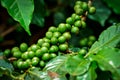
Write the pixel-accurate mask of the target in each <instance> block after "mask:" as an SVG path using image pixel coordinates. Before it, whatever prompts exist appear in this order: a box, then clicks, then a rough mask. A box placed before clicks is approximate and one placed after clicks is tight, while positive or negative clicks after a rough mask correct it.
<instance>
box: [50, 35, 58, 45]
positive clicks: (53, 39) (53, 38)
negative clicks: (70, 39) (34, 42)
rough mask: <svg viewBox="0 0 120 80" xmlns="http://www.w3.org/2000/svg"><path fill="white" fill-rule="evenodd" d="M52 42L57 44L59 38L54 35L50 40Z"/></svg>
mask: <svg viewBox="0 0 120 80" xmlns="http://www.w3.org/2000/svg"><path fill="white" fill-rule="evenodd" d="M50 42H51V44H53V45H54V44H57V42H58V39H57V38H56V37H52V38H51V40H50Z"/></svg>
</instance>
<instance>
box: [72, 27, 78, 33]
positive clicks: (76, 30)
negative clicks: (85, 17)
mask: <svg viewBox="0 0 120 80" xmlns="http://www.w3.org/2000/svg"><path fill="white" fill-rule="evenodd" d="M71 33H74V34H78V33H79V28H78V27H75V26H72V28H71Z"/></svg>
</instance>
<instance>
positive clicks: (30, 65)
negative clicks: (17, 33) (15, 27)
mask: <svg viewBox="0 0 120 80" xmlns="http://www.w3.org/2000/svg"><path fill="white" fill-rule="evenodd" d="M49 1H50V2H52V3H54V2H55V1H54V0H53V1H51V0H48V3H49ZM60 1H61V3H62V2H63V3H64V4H66V5H71V8H72V9H71V12H70V13H68V12H67V10H64V9H63V13H62V11H61V12H59V11H58V13H57V11H56V12H53V13H54V15H56V16H54V18H55V20H54V26H50V27H49V28H48V29H47V31H46V32H45V34H44V36H43V37H42V38H39V39H38V40H37V41H36V43H34V44H32V45H28V44H27V43H26V42H23V43H21V44H20V45H19V46H14V47H12V48H11V49H5V50H4V51H1V52H0V79H2V80H8V79H9V80H103V79H104V80H119V79H120V63H119V60H120V46H119V45H120V23H117V22H119V20H118V19H116V18H115V17H113V16H112V18H111V17H110V15H112V14H115V15H118V14H120V12H119V8H118V7H117V6H116V5H117V4H118V3H120V1H118V0H115V1H114V2H111V1H108V0H102V1H101V0H95V1H94V0H93V1H92V0H88V1H87V2H85V1H82V0H81V1H80V0H77V1H73V0H68V4H67V2H66V1H64V0H63V1H62V0H60ZM58 2H59V1H58ZM45 3H46V4H45ZM71 3H72V4H71ZM59 4H60V3H59ZM1 5H2V6H3V7H5V8H6V9H7V11H8V13H9V15H10V16H11V17H12V18H13V19H14V20H15V21H18V22H19V23H18V24H19V25H21V26H22V27H23V28H24V30H25V31H26V32H27V33H28V34H29V35H31V32H30V28H29V26H30V24H36V25H37V26H40V27H43V26H44V23H45V16H49V14H50V12H49V10H47V9H45V5H47V6H48V4H47V1H46V2H44V1H43V0H34V1H33V0H28V1H23V0H16V1H14V0H1ZM23 5H24V6H23ZM107 5H108V6H109V7H111V8H112V10H113V11H112V10H111V9H109V7H108V6H107ZM59 7H61V6H59ZM39 9H40V10H39ZM58 9H59V8H58ZM55 10H56V9H55ZM72 10H73V11H72ZM51 11H52V10H51ZM53 11H54V10H53ZM64 11H65V12H67V14H68V16H66V17H65V18H64V21H62V19H63V17H64V16H63V14H64ZM51 13H52V12H51ZM61 13H62V14H61ZM58 18H59V19H58ZM57 19H58V20H57ZM114 20H115V21H114ZM95 21H96V22H95ZM90 23H92V24H90ZM111 23H112V25H111ZM113 23H115V24H113ZM94 24H95V27H97V29H96V28H93V27H90V26H92V25H94ZM106 24H107V25H106ZM96 25H99V26H100V27H102V28H103V27H104V29H103V30H102V31H101V32H99V34H98V33H97V31H94V29H96V30H98V29H101V28H99V27H98V26H96ZM108 25H110V26H108ZM43 28H44V27H43ZM98 31H99V30H98ZM95 32H96V33H97V34H96V33H95Z"/></svg>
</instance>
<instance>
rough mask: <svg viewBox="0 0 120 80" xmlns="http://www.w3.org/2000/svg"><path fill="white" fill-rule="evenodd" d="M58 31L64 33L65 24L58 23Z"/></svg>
mask: <svg viewBox="0 0 120 80" xmlns="http://www.w3.org/2000/svg"><path fill="white" fill-rule="evenodd" d="M58 31H59V32H60V33H64V32H65V31H66V25H65V24H64V23H60V24H59V25H58Z"/></svg>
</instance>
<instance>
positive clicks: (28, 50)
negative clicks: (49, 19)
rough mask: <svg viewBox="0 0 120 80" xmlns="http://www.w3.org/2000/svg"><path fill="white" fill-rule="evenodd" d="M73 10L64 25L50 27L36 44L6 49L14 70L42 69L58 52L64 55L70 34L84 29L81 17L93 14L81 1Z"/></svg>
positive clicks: (84, 24)
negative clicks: (88, 13) (87, 13)
mask: <svg viewBox="0 0 120 80" xmlns="http://www.w3.org/2000/svg"><path fill="white" fill-rule="evenodd" d="M74 9H75V13H73V14H72V15H71V17H68V18H67V19H66V23H60V24H59V25H58V27H55V26H50V27H49V29H48V31H47V32H46V34H45V36H44V37H43V38H41V39H39V40H38V41H37V43H36V44H33V45H31V46H30V47H28V45H27V44H26V43H21V44H20V46H19V47H13V48H12V49H11V50H9V49H6V50H5V51H4V55H5V56H7V58H11V57H12V58H13V59H14V58H15V60H14V61H13V62H12V63H13V65H14V67H15V68H18V69H20V70H21V69H27V68H29V67H40V68H43V67H44V66H45V65H46V63H47V62H48V61H49V60H51V59H52V58H55V57H56V56H57V55H58V52H59V53H66V51H67V50H68V47H69V45H68V40H70V39H71V33H72V34H78V33H79V31H80V29H81V28H85V27H86V23H85V21H84V20H83V19H82V15H83V14H84V13H86V11H88V12H90V13H93V12H94V11H91V7H90V8H89V7H88V4H87V3H86V2H81V1H76V3H75V7H74ZM82 10H83V11H82ZM81 12H82V13H81ZM90 39H91V38H90Z"/></svg>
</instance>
